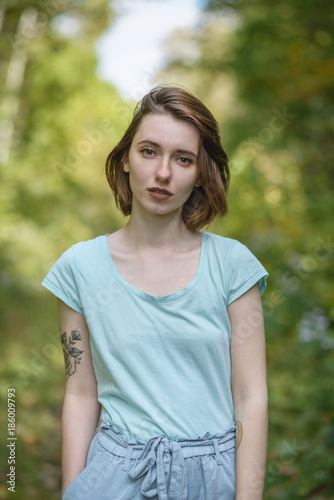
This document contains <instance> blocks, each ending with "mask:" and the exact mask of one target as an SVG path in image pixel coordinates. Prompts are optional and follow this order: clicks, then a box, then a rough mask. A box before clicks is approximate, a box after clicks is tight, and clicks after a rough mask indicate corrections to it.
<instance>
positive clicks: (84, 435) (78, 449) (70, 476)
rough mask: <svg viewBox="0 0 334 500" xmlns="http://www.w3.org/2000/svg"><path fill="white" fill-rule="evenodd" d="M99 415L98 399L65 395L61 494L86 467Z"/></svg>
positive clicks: (78, 395)
mask: <svg viewBox="0 0 334 500" xmlns="http://www.w3.org/2000/svg"><path fill="white" fill-rule="evenodd" d="M99 414H100V403H99V402H98V400H97V398H96V397H93V396H88V395H84V394H82V395H81V394H73V393H69V394H65V398H64V404H63V413H62V494H63V492H64V491H65V489H66V488H67V487H68V486H69V484H70V483H71V482H72V481H74V479H75V478H76V477H77V476H78V475H79V474H80V472H82V470H83V469H84V468H85V466H86V459H87V453H88V448H89V444H90V442H91V440H92V438H93V435H94V431H95V429H96V426H97V423H98V419H99Z"/></svg>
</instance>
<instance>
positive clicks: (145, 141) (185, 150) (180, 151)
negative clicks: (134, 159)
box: [138, 139, 197, 158]
mask: <svg viewBox="0 0 334 500" xmlns="http://www.w3.org/2000/svg"><path fill="white" fill-rule="evenodd" d="M143 143H145V144H151V145H152V146H155V147H157V148H160V147H161V146H160V144H158V143H157V142H155V141H151V139H144V140H142V141H140V142H138V146H139V144H143ZM175 152H176V153H184V154H186V155H192V156H195V158H197V155H196V154H195V153H193V152H192V151H188V150H187V149H177V150H176V151H175Z"/></svg>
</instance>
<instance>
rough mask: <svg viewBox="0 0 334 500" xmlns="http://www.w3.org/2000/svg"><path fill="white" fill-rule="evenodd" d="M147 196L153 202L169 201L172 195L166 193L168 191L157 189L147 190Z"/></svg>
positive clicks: (168, 192)
mask: <svg viewBox="0 0 334 500" xmlns="http://www.w3.org/2000/svg"><path fill="white" fill-rule="evenodd" d="M147 191H148V194H149V196H150V197H151V198H154V199H155V200H169V199H170V198H171V197H172V196H173V193H171V192H170V191H168V189H160V188H158V187H153V188H148V190H147Z"/></svg>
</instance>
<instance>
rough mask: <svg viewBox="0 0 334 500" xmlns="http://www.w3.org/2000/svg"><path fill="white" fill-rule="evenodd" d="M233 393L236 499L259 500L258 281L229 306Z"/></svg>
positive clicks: (261, 379) (262, 398)
mask: <svg viewBox="0 0 334 500" xmlns="http://www.w3.org/2000/svg"><path fill="white" fill-rule="evenodd" d="M227 311H228V315H229V318H230V323H231V332H232V333H231V366H232V396H233V407H234V416H235V420H237V421H240V422H241V425H242V431H243V432H242V439H241V441H240V445H239V447H238V450H237V453H236V497H235V499H236V500H262V497H263V486H264V478H265V469H266V457H267V435H268V390H267V373H266V350H265V334H264V322H263V311H262V303H261V296H260V289H259V286H258V284H256V285H254V286H253V287H252V288H251V289H250V290H248V291H247V292H246V293H244V294H243V295H242V296H241V297H239V298H238V299H236V300H235V301H234V302H232V303H231V304H230V305H229V306H228V310H227Z"/></svg>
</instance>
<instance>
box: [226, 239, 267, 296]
mask: <svg viewBox="0 0 334 500" xmlns="http://www.w3.org/2000/svg"><path fill="white" fill-rule="evenodd" d="M229 260H230V262H229V264H230V266H229V273H230V274H229V287H228V301H227V305H229V304H231V302H233V301H234V300H236V299H237V298H239V297H240V296H241V295H243V294H244V293H245V292H247V290H249V289H250V288H251V287H252V286H254V285H255V284H256V283H259V287H260V294H261V295H262V294H263V292H264V291H265V289H266V287H267V281H266V280H267V277H268V276H269V274H268V272H267V271H266V270H265V268H264V267H263V265H262V264H261V262H259V261H258V259H257V258H256V257H255V256H254V255H253V254H252V252H251V251H250V250H249V249H248V248H247V247H246V246H245V245H243V244H242V243H240V242H239V241H236V242H235V244H234V246H233V247H232V250H231V254H230V259H229Z"/></svg>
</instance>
